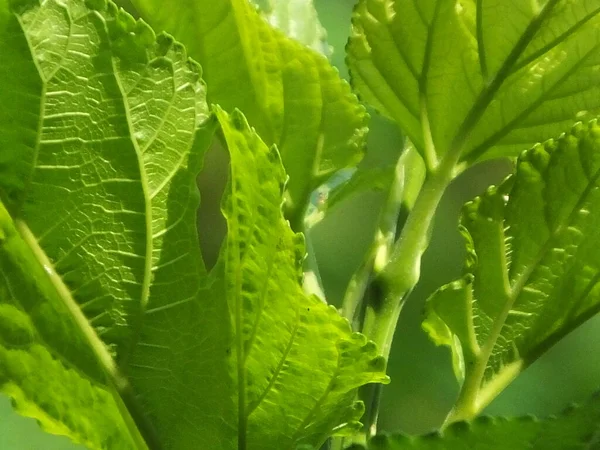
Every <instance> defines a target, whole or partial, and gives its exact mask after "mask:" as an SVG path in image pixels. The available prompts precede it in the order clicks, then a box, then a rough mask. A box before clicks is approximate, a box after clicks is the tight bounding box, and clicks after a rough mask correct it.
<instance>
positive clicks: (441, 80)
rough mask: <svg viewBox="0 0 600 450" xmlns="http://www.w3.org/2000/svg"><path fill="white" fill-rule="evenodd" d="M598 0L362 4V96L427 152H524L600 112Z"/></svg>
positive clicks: (355, 50) (356, 76)
mask: <svg viewBox="0 0 600 450" xmlns="http://www.w3.org/2000/svg"><path fill="white" fill-rule="evenodd" d="M599 12H600V1H598V0H591V1H587V0H545V1H539V2H524V1H522V0H491V1H475V0H467V1H457V0H422V1H414V0H360V1H359V3H358V5H357V7H356V10H355V13H354V17H353V25H354V26H353V34H352V37H351V38H350V42H349V45H348V63H349V66H350V71H351V75H352V80H353V84H354V86H355V87H356V89H357V90H358V92H359V93H360V94H361V96H362V97H363V98H364V99H365V100H366V101H368V102H369V103H371V104H372V105H373V106H375V107H376V108H377V109H379V110H380V111H381V112H382V113H383V114H385V115H386V116H388V117H390V118H392V119H393V120H395V121H396V122H397V123H398V124H399V125H400V126H401V128H402V130H403V131H404V132H405V133H406V134H407V135H408V136H409V137H410V139H411V140H412V141H413V142H414V143H415V145H416V146H417V148H418V149H419V151H420V152H421V153H422V154H423V155H424V157H425V158H426V161H427V163H428V167H430V168H432V169H433V168H435V167H436V165H437V163H438V159H439V158H444V157H447V158H449V159H451V160H453V161H465V162H467V163H473V162H475V161H477V160H481V159H485V158H492V157H497V156H513V155H517V154H518V153H519V152H520V151H522V150H523V149H526V148H528V147H530V146H532V145H533V144H535V143H536V142H541V141H543V140H545V139H547V137H548V136H552V135H553V133H554V130H556V129H557V128H558V129H565V128H567V127H568V126H570V124H572V123H573V122H574V121H575V120H578V119H582V118H584V117H589V118H593V117H595V116H596V115H597V114H598V113H600V82H599V81H600V79H599V77H600V72H599V71H598V70H597V67H598V64H599V63H600V31H599V28H598V24H599V23H600V18H599V16H598V13H599Z"/></svg>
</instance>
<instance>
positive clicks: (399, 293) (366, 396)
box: [359, 148, 460, 439]
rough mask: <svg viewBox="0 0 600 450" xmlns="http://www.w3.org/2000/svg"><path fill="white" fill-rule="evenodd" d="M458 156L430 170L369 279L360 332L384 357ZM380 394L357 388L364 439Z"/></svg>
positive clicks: (416, 278) (369, 432)
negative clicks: (387, 252)
mask: <svg viewBox="0 0 600 450" xmlns="http://www.w3.org/2000/svg"><path fill="white" fill-rule="evenodd" d="M459 157H460V149H458V148H457V149H456V151H455V152H450V153H448V155H447V156H446V158H444V159H442V161H441V162H440V164H439V165H438V166H437V168H436V169H435V170H430V172H429V173H428V175H427V178H426V180H425V183H424V184H423V187H422V188H421V191H420V192H419V195H418V196H417V199H416V201H415V203H414V205H413V208H412V210H411V212H410V214H409V216H408V219H407V220H406V223H405V225H404V227H403V228H402V232H401V234H400V237H399V238H398V241H397V242H396V243H395V245H394V247H393V250H392V252H391V256H390V257H389V260H388V261H387V264H385V266H384V267H383V269H382V270H381V271H380V272H378V273H377V275H376V276H375V277H374V278H373V279H372V281H371V289H370V292H371V296H370V298H369V299H368V303H367V304H366V312H365V317H364V323H363V329H362V331H363V333H365V334H366V335H367V337H369V339H371V340H373V341H374V342H375V343H376V344H377V346H378V348H379V351H380V353H381V354H382V355H383V356H384V357H385V358H388V357H389V354H390V348H391V345H392V340H393V338H394V332H395V330H396V325H397V323H398V318H399V317H400V312H401V310H402V307H403V306H404V304H405V302H406V300H407V299H408V296H409V295H410V293H411V292H412V290H413V289H414V287H415V286H416V284H417V282H418V281H419V277H420V270H421V258H422V256H423V253H425V250H426V249H427V246H428V244H429V237H430V234H431V228H432V225H433V219H434V216H435V212H436V210H437V207H438V205H439V203H440V200H441V199H442V196H443V194H444V192H445V191H446V188H447V187H448V185H449V184H450V182H451V181H452V180H453V178H454V176H455V174H456V173H455V169H456V164H457V163H458V158H459ZM380 395H381V389H380V388H378V389H369V387H368V386H365V387H364V388H363V389H361V390H360V391H359V397H360V398H361V399H362V400H363V401H364V402H365V405H367V414H366V415H365V418H364V420H363V422H364V424H365V426H364V432H365V433H366V439H368V438H369V437H370V436H371V435H373V434H374V433H375V431H376V423H377V417H378V409H379V397H380Z"/></svg>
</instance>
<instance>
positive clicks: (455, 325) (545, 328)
mask: <svg viewBox="0 0 600 450" xmlns="http://www.w3.org/2000/svg"><path fill="white" fill-rule="evenodd" d="M599 175H600V128H599V127H598V125H597V124H596V123H595V122H592V123H590V124H589V125H587V126H583V125H578V126H576V127H575V128H574V129H573V130H572V131H571V132H570V133H569V134H567V135H564V136H562V137H561V138H559V139H557V140H554V141H549V142H547V143H545V144H544V145H537V146H535V147H534V148H532V149H531V150H529V151H528V152H526V153H524V154H523V155H522V156H521V157H520V159H519V162H518V165H517V171H516V174H515V175H514V176H513V177H511V178H509V179H507V180H506V181H505V182H504V183H502V184H501V185H500V186H499V187H494V188H490V189H489V190H488V191H487V192H486V193H485V194H484V195H483V196H481V197H479V198H477V199H475V200H474V201H473V202H470V203H468V204H467V205H466V206H465V208H464V211H463V215H462V219H461V230H462V233H463V235H464V236H465V239H466V241H467V250H468V256H467V262H466V268H465V272H466V273H465V275H464V276H463V277H462V278H461V279H460V280H458V281H455V282H453V283H450V284H448V285H446V286H444V287H442V288H441V289H440V290H439V291H437V292H436V293H435V294H434V295H433V296H432V297H431V298H430V299H429V300H428V303H427V319H426V321H425V323H424V327H425V328H426V329H427V331H428V332H429V334H430V336H431V337H432V339H433V340H434V341H435V342H436V343H438V344H444V345H448V346H450V347H451V348H452V353H453V359H454V362H455V370H456V372H457V376H458V377H459V379H464V381H463V387H462V391H461V395H460V396H459V400H458V403H457V407H458V408H459V409H462V408H467V409H471V413H472V412H477V411H479V410H481V409H482V408H483V407H484V406H485V405H486V404H487V403H488V402H489V401H490V400H491V399H493V398H494V396H495V395H497V393H498V392H499V390H501V389H502V388H503V387H504V386H505V385H506V384H507V383H508V382H509V381H510V380H512V379H513V378H514V377H515V376H516V375H517V374H518V373H519V372H520V371H521V370H523V368H525V367H526V366H528V365H529V364H531V363H532V362H533V361H534V360H535V359H536V358H537V357H538V356H539V355H540V354H541V353H543V352H544V351H546V350H547V349H548V348H549V347H550V346H551V345H552V344H554V343H555V342H556V341H557V340H558V339H560V338H561V337H563V336H564V335H565V334H567V333H569V332H570V331H571V330H573V329H574V328H576V327H577V326H579V325H580V324H581V323H582V322H584V321H585V320H587V319H589V318H590V317H591V316H592V315H594V314H595V313H596V312H598V311H599V310H600V285H599V284H598V281H599V280H600V253H599V252H598V251H597V249H598V246H599V245H600V232H599V231H598V230H599V229H600V228H599V227H598V224H599V223H600V189H599V185H600V177H599ZM463 412H466V411H463ZM457 414H458V417H459V418H460V414H462V413H461V412H460V411H457Z"/></svg>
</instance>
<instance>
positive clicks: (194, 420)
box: [0, 0, 387, 450]
mask: <svg viewBox="0 0 600 450" xmlns="http://www.w3.org/2000/svg"><path fill="white" fill-rule="evenodd" d="M0 2H1V3H0V7H1V8H2V9H0V11H1V12H0V25H2V28H0V37H1V39H0V46H1V47H0V48H2V50H6V52H7V53H6V54H7V55H10V56H14V58H6V59H3V61H2V62H1V63H0V71H1V72H0V73H1V74H2V75H3V76H6V80H7V83H6V84H3V85H2V86H1V87H0V99H1V100H2V102H3V106H4V108H5V109H4V108H3V109H2V112H1V113H0V114H2V116H1V117H0V118H1V119H2V122H0V150H1V151H0V158H2V159H1V164H0V200H1V201H2V203H0V205H4V204H5V205H6V208H5V207H4V206H2V207H1V208H0V269H1V271H0V275H1V277H0V389H2V391H3V392H6V393H7V394H9V395H11V396H12V397H13V398H14V399H15V400H16V402H17V407H18V409H19V411H21V412H23V413H24V414H27V415H30V416H32V417H35V418H37V419H38V420H40V422H41V423H42V425H43V426H44V427H45V428H46V429H47V430H49V431H51V432H55V433H60V434H66V435H67V436H69V437H71V438H72V439H74V440H76V441H78V442H82V443H85V444H86V445H88V446H89V447H90V448H106V449H121V448H123V449H125V448H132V447H139V448H143V447H144V445H145V444H143V443H142V442H141V438H140V436H139V435H138V431H139V432H141V433H142V434H143V436H144V439H146V441H147V443H148V445H149V446H150V447H152V448H154V447H159V446H160V447H165V448H169V449H182V450H187V449H190V448H195V447H197V445H198V443H202V445H203V446H206V448H211V449H215V450H229V449H231V450H233V449H237V448H245V449H247V450H251V449H277V450H279V449H281V448H290V449H291V448H295V447H296V446H297V445H302V444H307V445H316V446H318V445H320V444H321V443H322V442H323V441H324V440H325V439H326V438H327V437H328V436H329V435H330V434H331V433H332V432H336V431H342V430H344V429H347V428H351V427H356V426H357V419H358V418H359V417H360V415H361V412H362V405H361V404H359V403H356V402H355V394H356V388H357V387H358V386H360V385H362V384H365V383H370V382H386V381H387V377H386V376H385V374H384V373H383V369H384V365H385V363H384V360H383V359H382V358H381V357H378V356H377V351H376V349H375V346H374V345H373V343H370V342H367V341H366V338H365V337H364V336H362V335H359V334H352V333H351V330H350V327H349V325H348V323H347V322H346V321H345V320H344V319H342V318H341V317H340V316H339V315H338V313H337V311H336V310H335V309H334V308H332V307H328V306H326V305H325V304H324V303H323V302H321V301H320V300H319V299H317V298H316V297H309V296H307V295H306V294H304V293H303V291H302V288H301V276H302V270H301V260H302V258H303V257H304V246H303V243H302V238H301V236H300V235H296V234H294V233H293V232H292V231H291V229H290V228H289V225H288V224H287V222H286V221H285V220H284V218H283V215H282V211H281V204H282V200H283V187H284V184H285V183H284V182H285V179H286V174H285V172H284V169H283V166H282V163H281V160H280V157H279V153H278V152H277V150H276V149H275V147H272V148H271V149H269V148H268V147H267V146H266V145H265V144H263V142H262V141H261V140H260V139H259V137H258V136H257V134H256V133H254V132H253V131H252V130H251V129H250V128H249V126H248V125H247V123H246V122H245V119H244V118H243V116H242V115H241V113H239V112H236V113H234V114H233V116H232V118H229V117H228V116H227V115H226V114H225V113H224V112H222V110H220V109H219V110H218V111H217V116H218V121H219V122H220V124H221V127H222V132H223V135H224V136H225V140H226V141H227V144H228V147H229V149H230V153H231V179H230V187H229V190H228V194H227V195H226V197H225V199H224V203H223V210H224V214H225V215H226V217H227V220H228V226H229V230H228V235H227V239H226V242H225V244H224V247H223V250H222V254H221V257H220V260H219V263H218V264H217V265H216V267H215V268H214V269H213V271H211V273H210V274H207V272H206V270H205V268H204V265H203V262H202V258H201V254H200V250H199V245H198V236H197V228H196V211H197V208H198V204H199V196H198V191H197V187H196V178H197V176H198V173H199V172H200V170H201V166H202V157H203V154H204V151H205V149H206V148H207V147H208V145H209V144H210V142H211V141H212V138H213V134H214V130H215V126H216V125H217V121H216V120H214V119H211V120H207V119H208V116H209V112H208V108H207V105H206V102H205V96H204V85H203V83H202V80H201V79H200V73H199V67H198V66H197V65H196V64H195V63H193V62H191V61H189V60H188V59H187V56H186V53H185V51H184V49H183V47H182V46H181V45H180V44H178V43H176V42H174V41H173V39H172V38H170V37H168V36H164V35H162V36H159V37H156V36H155V35H154V33H153V32H152V30H151V29H150V28H148V26H147V25H145V24H144V23H143V22H136V21H135V20H133V19H132V18H131V16H129V15H128V14H127V13H125V12H123V11H122V10H121V11H118V10H117V8H116V7H115V6H114V4H112V3H106V2H103V1H100V0H98V1H88V2H84V1H83V0H45V1H42V2H38V1H36V0H21V1H14V2H12V3H11V10H10V12H9V9H8V5H7V3H6V2H5V0H0ZM17 69H18V70H19V72H18V73H16V71H17ZM5 111H7V112H6V113H5ZM17 112H18V113H17ZM20 117H22V118H23V120H18V119H19V118H20ZM34 373H35V376H34V375H33V374H34ZM41 374H46V375H48V376H52V381H51V382H46V383H44V382H43V381H44V380H43V379H42V378H41V377H40V375H41ZM54 383H56V385H57V386H54ZM52 389H54V390H52ZM115 391H117V392H118V393H117V392H115ZM132 420H135V422H136V423H135V425H133V422H132ZM130 435H131V436H130Z"/></svg>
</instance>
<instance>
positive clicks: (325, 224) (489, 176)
mask: <svg viewBox="0 0 600 450" xmlns="http://www.w3.org/2000/svg"><path fill="white" fill-rule="evenodd" d="M171 1H174V0H171ZM315 2H316V6H317V9H318V11H319V14H320V18H321V21H322V23H323V25H324V26H325V27H326V29H327V30H328V40H329V44H330V45H332V46H333V47H334V53H333V57H332V60H333V63H334V65H336V66H337V67H338V68H339V70H340V73H341V74H342V75H343V76H347V71H346V68H345V64H344V46H345V42H346V39H347V36H348V33H349V30H350V25H349V24H350V16H351V13H352V6H353V3H354V0H315ZM400 145H401V142H400V136H399V134H398V132H397V130H396V129H395V127H394V126H393V125H392V124H390V123H388V122H386V121H385V120H383V119H382V118H380V117H378V116H377V115H376V114H373V120H372V123H371V133H370V137H369V142H368V153H367V156H366V158H365V160H364V161H363V164H365V165H367V166H377V165H385V164H389V163H390V161H393V159H394V158H395V157H396V155H397V152H398V148H399V146H400ZM208 159H209V160H208V161H207V168H206V170H205V172H204V174H203V176H202V179H201V188H202V190H203V212H202V217H203V219H202V221H203V223H201V225H200V228H201V230H215V229H216V228H218V229H221V230H222V219H221V218H220V217H219V215H218V198H219V195H220V192H221V191H222V186H223V177H224V176H225V175H226V167H225V164H226V162H225V157H224V156H223V152H218V151H214V152H212V153H211V154H210V155H209V158H208ZM509 170H510V165H509V164H508V163H507V162H495V163H487V164H483V165H480V166H479V167H475V168H473V169H471V170H469V171H467V172H466V173H465V174H463V175H462V176H461V177H460V178H459V179H458V180H456V182H455V183H454V184H453V185H452V186H451V188H450V189H449V191H448V193H447V195H446V196H445V198H444V200H443V202H442V205H441V206H440V209H439V211H438V215H437V219H436V224H435V228H434V232H433V236H432V241H431V246H430V249H429V250H428V252H427V253H426V255H425V257H424V261H423V268H422V272H421V273H422V279H421V282H420V284H419V286H418V287H417V289H416V290H415V292H414V294H413V295H412V297H411V300H410V302H409V303H408V305H407V307H406V308H405V310H404V311H403V314H402V317H401V320H400V323H399V325H398V328H397V332H396V338H395V341H394V346H393V350H392V354H391V356H390V360H389V368H388V373H389V375H390V376H391V378H392V383H391V384H390V385H389V386H387V387H386V388H385V389H384V392H383V401H382V411H381V416H380V429H383V430H388V431H392V430H402V431H404V432H407V433H423V432H427V431H430V430H432V429H434V428H436V427H438V426H439V425H440V424H441V422H442V421H443V419H444V417H445V415H446V414H447V412H448V410H449V409H450V407H451V405H452V403H453V400H454V397H455V395H456V393H457V384H456V381H455V380H454V376H453V374H452V369H451V362H450V353H449V351H447V350H446V349H445V348H436V347H435V346H434V345H433V344H432V343H430V342H429V340H428V339H427V337H426V336H425V334H424V333H423V332H422V330H421V328H420V322H421V314H422V309H423V302H424V300H425V299H426V298H427V296H428V295H429V294H430V293H431V292H432V291H433V290H435V289H436V288H437V287H438V286H440V285H441V284H443V283H445V282H448V281H450V280H452V279H454V278H456V277H457V276H458V275H459V274H460V271H461V267H462V261H463V256H464V249H463V243H462V241H461V238H460V236H459V234H458V231H457V223H458V214H459V210H460V208H461V206H462V204H463V203H464V202H466V201H468V200H470V199H471V198H473V197H474V196H475V195H477V194H479V193H481V192H482V191H483V190H484V189H485V188H486V187H487V186H488V185H489V184H491V183H497V182H499V181H500V180H502V178H503V177H504V176H505V175H506V174H507V173H508V171H509ZM215 186H217V188H215ZM381 202H382V195H380V194H376V193H369V194H363V195H360V196H356V197H355V198H353V199H351V200H349V201H347V202H345V203H344V204H343V205H341V206H340V207H339V208H337V209H336V210H334V211H333V212H332V214H330V215H329V216H327V217H326V219H325V220H323V221H322V222H320V223H319V224H318V225H316V226H315V228H314V229H313V230H312V233H311V237H312V239H313V243H314V246H315V251H316V253H317V258H318V261H319V263H320V270H321V275H322V277H323V280H324V284H325V289H326V294H327V296H328V299H329V301H330V302H332V303H339V302H340V300H341V297H342V296H343V293H344V290H345V286H346V283H347V282H348V280H349V278H350V276H351V275H352V273H353V271H354V270H355V269H356V268H357V267H358V265H359V264H360V262H361V260H362V257H363V255H364V252H365V251H366V249H367V247H368V245H369V240H370V237H371V235H372V233H373V230H374V227H375V222H376V220H377V215H378V212H379V208H380V206H381ZM213 237H214V235H212V236H210V237H209V236H207V235H206V234H204V235H203V239H202V241H203V244H204V245H205V248H204V251H205V252H209V253H210V252H211V251H213V252H214V251H215V249H216V248H217V247H218V239H214V238H213ZM208 244H212V246H210V247H211V248H212V250H211V249H209V248H207V247H208V246H209V245H208ZM599 340H600V318H599V317H597V318H595V319H592V320H590V321H589V322H588V323H587V324H586V325H584V326H583V327H581V328H580V329H579V330H577V331H576V332H574V333H572V334H571V335H570V336H568V337H567V338H566V339H564V340H563V341H562V342H560V343H559V344H558V345H556V346H555V347H554V348H552V349H551V350H550V351H549V352H548V353H547V354H546V355H544V356H543V357H542V358H541V359H540V360H538V361H537V362H536V363H535V364H533V365H532V366H531V367H530V368H529V369H527V371H525V373H523V374H522V375H521V376H520V377H519V378H518V379H517V380H516V382H514V383H513V384H512V385H511V386H510V387H509V388H508V389H507V390H506V391H505V392H503V393H502V394H501V395H500V397H498V398H497V399H496V400H495V401H494V402H493V403H492V404H491V405H490V407H489V408H488V409H487V410H486V412H487V413H489V414H494V415H509V416H513V415H523V414H534V415H539V416H547V415H550V414H553V413H557V412H559V411H560V410H561V409H563V408H564V407H565V406H567V405H568V404H569V403H571V402H577V401H581V400H583V399H585V398H586V397H587V396H589V395H590V394H591V393H592V392H594V391H596V390H597V389H598V387H599V385H600V383H599V378H600V351H599V350H600V347H599V346H598V342H599ZM77 448H81V447H78V446H75V445H73V444H71V443H70V442H69V441H68V440H67V439H65V438H61V437H57V436H50V435H47V434H45V433H43V432H42V431H41V430H40V429H39V427H38V426H37V424H36V423H35V421H33V420H30V419H25V418H22V417H20V416H18V415H16V414H15V413H14V412H13V411H12V409H11V406H10V401H9V400H8V399H7V398H6V397H3V396H0V450H69V449H77Z"/></svg>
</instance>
